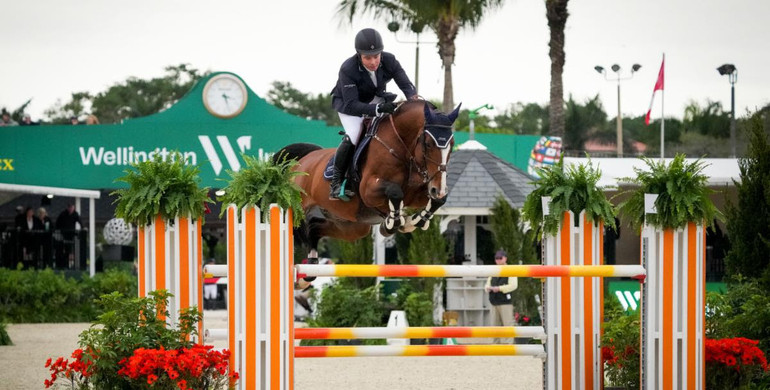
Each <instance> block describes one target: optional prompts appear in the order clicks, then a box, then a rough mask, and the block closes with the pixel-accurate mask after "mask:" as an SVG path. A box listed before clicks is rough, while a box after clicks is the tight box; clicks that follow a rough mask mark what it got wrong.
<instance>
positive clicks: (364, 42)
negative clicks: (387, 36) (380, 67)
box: [356, 28, 385, 56]
mask: <svg viewBox="0 0 770 390" xmlns="http://www.w3.org/2000/svg"><path fill="white" fill-rule="evenodd" d="M384 48H385V45H383V44H382V36H380V33H378V32H377V30H375V29H373V28H365V29H363V30H361V31H359V32H358V34H356V52H357V53H358V54H359V55H367V56H370V55H375V54H379V53H380V52H382V49H384Z"/></svg>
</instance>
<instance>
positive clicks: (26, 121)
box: [19, 114, 40, 126]
mask: <svg viewBox="0 0 770 390" xmlns="http://www.w3.org/2000/svg"><path fill="white" fill-rule="evenodd" d="M39 124H40V123H38V122H32V117H31V116H29V114H24V116H23V117H21V123H19V126H37V125H39Z"/></svg>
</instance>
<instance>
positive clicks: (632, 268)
mask: <svg viewBox="0 0 770 390" xmlns="http://www.w3.org/2000/svg"><path fill="white" fill-rule="evenodd" d="M294 268H295V269H296V272H297V277H298V278H305V277H308V276H348V277H376V276H390V277H418V278H431V277H433V278H444V277H463V276H477V277H488V276H496V277H512V276H515V277H531V278H546V277H557V278H566V277H602V278H606V277H631V278H635V279H639V280H644V278H645V275H646V274H645V270H644V267H642V266H641V265H361V264H329V265H326V264H325V265H318V264H297V265H295V266H294Z"/></svg>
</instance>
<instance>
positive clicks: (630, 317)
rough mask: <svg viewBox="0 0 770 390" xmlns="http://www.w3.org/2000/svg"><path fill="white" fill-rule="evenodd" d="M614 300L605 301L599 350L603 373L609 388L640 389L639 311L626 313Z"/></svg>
mask: <svg viewBox="0 0 770 390" xmlns="http://www.w3.org/2000/svg"><path fill="white" fill-rule="evenodd" d="M612 302H613V300H607V301H605V322H604V323H603V324H602V329H603V330H604V333H603V334H602V341H601V350H602V363H603V364H604V373H605V376H606V377H607V380H608V381H609V385H611V386H620V387H622V388H624V389H638V388H639V385H640V383H639V372H640V370H641V366H640V364H641V363H640V360H639V350H640V348H639V347H640V346H639V341H640V339H639V335H640V325H639V317H640V314H639V311H635V312H630V313H626V312H624V311H623V309H621V308H620V306H619V305H618V304H613V303H612Z"/></svg>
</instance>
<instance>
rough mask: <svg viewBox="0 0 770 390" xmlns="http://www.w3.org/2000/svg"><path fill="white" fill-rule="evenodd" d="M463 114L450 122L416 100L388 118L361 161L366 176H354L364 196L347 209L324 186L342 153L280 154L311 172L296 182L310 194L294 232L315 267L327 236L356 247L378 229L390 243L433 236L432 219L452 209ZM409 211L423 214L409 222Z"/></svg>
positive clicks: (305, 150) (301, 148)
mask: <svg viewBox="0 0 770 390" xmlns="http://www.w3.org/2000/svg"><path fill="white" fill-rule="evenodd" d="M459 110H460V106H459V105H458V106H457V108H455V109H454V111H452V112H451V113H449V114H448V115H447V114H444V113H442V112H439V111H436V110H435V108H434V107H433V105H432V104H430V103H428V102H426V101H423V100H412V101H408V102H405V103H402V104H401V105H399V106H398V108H397V109H396V111H395V112H394V113H393V114H392V115H386V116H385V117H383V118H382V120H381V121H380V122H379V127H378V128H377V129H376V132H375V133H374V135H373V137H372V138H371V140H370V141H369V145H368V146H367V148H368V149H367V150H365V154H362V157H361V158H360V159H359V160H358V161H359V163H358V164H359V169H358V172H360V175H352V176H355V177H352V178H351V174H348V181H350V180H351V179H353V185H354V187H353V188H356V189H357V190H358V191H356V196H355V197H353V198H352V199H350V200H349V201H347V202H346V201H342V200H336V199H335V200H330V199H329V182H328V181H327V180H325V179H324V170H325V168H326V166H327V163H328V162H329V160H330V159H331V158H332V156H334V154H335V151H336V149H334V148H330V149H322V148H321V147H320V146H317V145H313V144H307V143H298V144H291V145H288V146H286V147H284V148H283V149H281V150H280V151H279V152H278V153H276V154H275V155H274V157H273V159H274V161H281V160H282V159H296V160H298V161H299V164H297V165H296V166H295V168H294V169H296V170H300V171H303V172H306V173H307V175H298V176H296V177H295V179H294V180H295V182H296V183H297V184H298V185H299V186H300V187H301V188H302V189H303V190H304V192H305V193H304V194H303V195H302V208H303V209H304V211H305V221H304V222H303V223H302V224H301V225H300V226H299V227H297V228H296V229H295V238H296V239H297V241H298V242H300V243H303V244H306V245H307V246H308V247H309V253H308V260H309V261H310V262H311V263H314V262H317V257H318V252H317V248H318V241H319V240H320V239H321V238H322V237H333V238H339V239H343V240H347V241H355V240H357V239H360V238H362V237H364V236H366V235H367V234H370V233H371V229H372V226H373V225H376V224H380V232H381V233H382V234H383V235H385V236H389V235H392V234H394V233H395V232H396V231H401V232H405V233H408V232H411V231H413V230H414V229H416V228H420V229H428V225H429V223H430V219H431V218H432V217H433V214H434V213H435V212H436V210H438V208H439V207H441V206H442V205H443V204H444V203H445V202H446V196H447V184H446V176H447V171H446V166H447V163H448V162H449V156H450V154H451V150H452V146H453V145H454V134H453V132H452V124H453V123H454V121H455V120H456V119H457V115H458V112H459ZM363 138H364V137H361V141H359V143H361V142H364V141H363ZM352 165H353V164H351V166H352ZM406 208H408V209H412V210H417V211H416V212H415V213H414V214H413V215H406V211H405V209H406Z"/></svg>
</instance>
